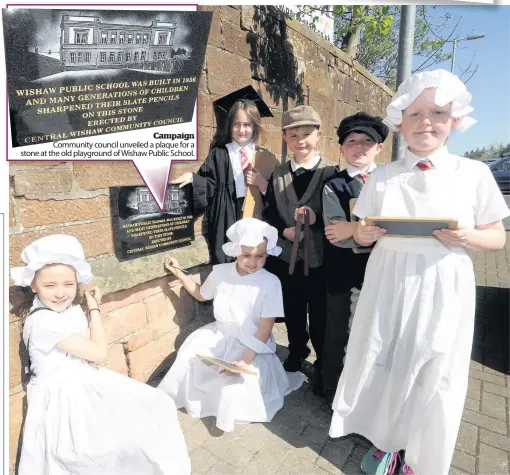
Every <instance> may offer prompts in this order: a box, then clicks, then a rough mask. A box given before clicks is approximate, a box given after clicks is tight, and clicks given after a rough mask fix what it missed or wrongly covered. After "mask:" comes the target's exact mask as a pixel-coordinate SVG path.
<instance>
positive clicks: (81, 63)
mask: <svg viewBox="0 0 510 475" xmlns="http://www.w3.org/2000/svg"><path fill="white" fill-rule="evenodd" d="M211 18H212V13H211V12H198V11H128V10H117V11H110V10H47V9H24V8H16V9H3V27H4V43H5V57H6V70H7V71H6V72H7V88H8V94H9V114H10V122H11V139H12V146H13V147H18V146H24V145H34V144H37V143H44V142H54V141H58V140H67V139H74V138H83V137H88V136H94V135H102V134H109V133H115V132H123V131H131V130H137V129H143V128H147V127H157V126H165V125H171V124H179V123H185V122H190V121H191V120H192V118H193V111H194V108H195V101H196V97H197V93H198V83H199V80H200V74H201V72H202V66H203V63H204V57H205V50H206V46H207V38H208V35H209V28H210V24H211Z"/></svg>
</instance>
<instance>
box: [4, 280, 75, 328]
mask: <svg viewBox="0 0 510 475" xmlns="http://www.w3.org/2000/svg"><path fill="white" fill-rule="evenodd" d="M23 291H24V295H23V300H22V301H21V302H20V303H19V304H18V305H17V306H16V305H14V306H13V308H12V310H11V313H12V314H14V315H16V316H18V317H19V323H20V329H22V328H23V327H24V326H25V321H26V319H27V317H28V316H29V315H30V309H31V308H32V304H33V302H34V298H35V296H36V294H35V293H34V292H33V291H32V289H31V288H30V287H25V288H24V289H23ZM82 300H83V289H82V287H81V285H80V284H78V286H77V289H76V297H75V298H74V300H73V305H80V304H81V303H82Z"/></svg>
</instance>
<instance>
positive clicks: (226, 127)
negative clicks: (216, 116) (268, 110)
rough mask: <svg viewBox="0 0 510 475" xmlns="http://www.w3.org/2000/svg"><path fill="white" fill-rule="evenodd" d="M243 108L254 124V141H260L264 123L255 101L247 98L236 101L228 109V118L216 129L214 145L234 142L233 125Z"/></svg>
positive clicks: (219, 145) (212, 143) (221, 145)
mask: <svg viewBox="0 0 510 475" xmlns="http://www.w3.org/2000/svg"><path fill="white" fill-rule="evenodd" d="M239 110H243V111H244V112H245V113H246V115H247V116H248V117H249V118H250V120H251V121H252V124H253V136H252V141H253V143H255V144H256V143H258V140H259V139H260V138H261V136H262V135H263V132H264V130H263V128H262V123H261V120H260V112H259V110H258V109H257V106H256V105H255V103H254V102H253V101H250V100H247V99H241V100H239V101H236V102H234V104H233V106H232V107H231V108H230V110H229V111H228V116H227V120H226V121H225V123H224V124H223V127H222V126H221V125H220V126H219V127H218V128H217V129H216V133H215V134H214V137H213V140H212V142H211V148H212V147H224V146H225V145H227V144H228V143H230V142H232V126H233V124H234V120H235V117H236V114H237V111H239Z"/></svg>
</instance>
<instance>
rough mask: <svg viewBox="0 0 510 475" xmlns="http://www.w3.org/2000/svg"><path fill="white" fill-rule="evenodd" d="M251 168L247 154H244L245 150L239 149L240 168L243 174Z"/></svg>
mask: <svg viewBox="0 0 510 475" xmlns="http://www.w3.org/2000/svg"><path fill="white" fill-rule="evenodd" d="M250 167H251V163H250V159H249V158H248V154H247V153H246V150H244V148H242V149H241V168H242V169H243V172H245V171H246V170H248V168H250Z"/></svg>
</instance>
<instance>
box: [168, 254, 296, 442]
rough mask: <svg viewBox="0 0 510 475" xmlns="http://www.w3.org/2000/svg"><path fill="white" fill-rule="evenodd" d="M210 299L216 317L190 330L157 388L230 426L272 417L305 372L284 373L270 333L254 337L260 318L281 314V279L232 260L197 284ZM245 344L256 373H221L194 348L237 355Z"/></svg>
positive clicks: (193, 410)
mask: <svg viewBox="0 0 510 475" xmlns="http://www.w3.org/2000/svg"><path fill="white" fill-rule="evenodd" d="M200 294H201V295H202V296H203V297H204V298H206V299H214V302H213V306H214V317H215V319H216V321H215V322H214V323H210V324H208V325H205V326H204V327H202V328H199V329H198V330H196V331H194V332H193V333H192V334H191V335H190V336H189V337H188V338H187V339H186V341H185V342H184V343H183V345H182V346H181V348H179V352H178V354H177V358H176V360H175V362H174V364H173V365H172V367H171V368H170V370H169V371H168V373H167V374H166V375H165V377H164V378H163V380H162V381H161V383H160V385H159V386H158V387H159V388H161V389H163V391H165V392H167V393H168V394H170V395H171V396H172V397H173V398H174V400H175V403H176V405H177V407H178V408H180V407H185V408H186V411H187V413H188V414H189V415H191V416H192V417H195V418H201V417H207V416H216V426H217V427H218V428H219V429H221V430H223V431H225V432H231V431H233V430H234V426H235V424H236V423H247V422H270V421H271V419H272V418H273V417H274V415H275V414H276V412H278V411H279V410H280V409H281V408H282V406H283V400H284V397H285V395H287V394H289V393H290V392H291V391H294V390H296V389H298V388H299V387H300V386H301V385H302V383H303V381H304V379H305V376H304V375H303V374H302V373H299V372H296V373H287V372H286V371H285V370H284V369H283V365H282V363H281V362H280V360H279V359H278V356H276V354H275V351H276V342H275V340H274V338H273V336H272V335H271V336H270V337H269V339H268V340H267V342H266V343H263V342H262V341H260V340H259V339H257V338H256V337H255V335H256V333H257V330H258V328H259V325H260V320H261V318H276V317H282V316H283V300H282V290H281V284H280V281H279V279H278V277H276V276H275V275H273V274H271V273H269V272H268V271H266V270H265V269H260V270H258V271H257V272H255V273H253V274H250V275H246V276H240V275H239V274H238V272H237V270H236V263H235V262H233V263H228V264H219V265H216V266H214V267H213V271H212V272H211V274H209V276H208V277H207V279H206V281H205V282H204V283H203V284H202V287H201V288H200ZM246 348H251V349H252V350H254V351H255V353H256V354H257V356H255V359H254V360H253V361H252V363H251V365H250V366H251V370H252V371H254V372H255V373H256V375H245V374H231V373H220V372H219V371H220V368H218V367H217V366H208V365H207V364H206V363H204V361H203V360H201V359H199V358H197V354H201V355H206V356H212V357H216V358H221V359H224V360H226V361H235V360H240V359H241V358H242V356H243V353H244V352H245V350H246Z"/></svg>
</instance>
